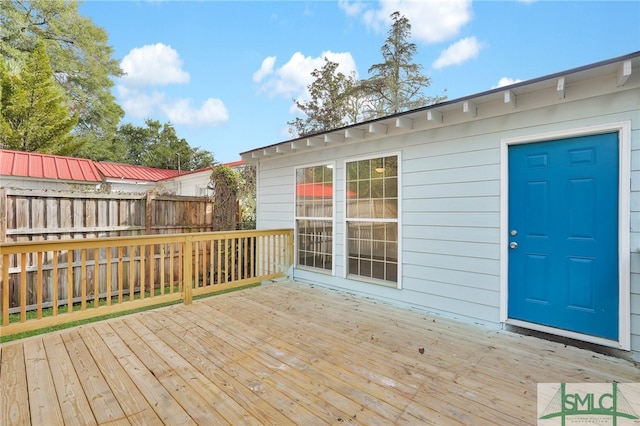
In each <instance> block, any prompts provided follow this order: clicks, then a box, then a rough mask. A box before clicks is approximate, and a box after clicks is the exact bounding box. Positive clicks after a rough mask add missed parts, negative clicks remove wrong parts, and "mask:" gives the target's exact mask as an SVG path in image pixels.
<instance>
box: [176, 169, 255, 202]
mask: <svg viewBox="0 0 640 426" xmlns="http://www.w3.org/2000/svg"><path fill="white" fill-rule="evenodd" d="M224 165H225V166H228V167H231V168H235V169H238V168H240V167H242V166H244V161H242V160H240V161H234V162H231V163H224ZM212 169H213V168H212V167H205V168H202V169H199V170H195V171H192V172H186V173H185V172H183V173H181V174H180V175H178V176H175V177H173V178H171V179H170V182H166V183H167V185H168V186H170V187H171V188H173V189H174V191H175V192H176V194H180V195H189V196H197V197H210V196H212V195H213V189H212V188H211V184H210V178H211V171H212Z"/></svg>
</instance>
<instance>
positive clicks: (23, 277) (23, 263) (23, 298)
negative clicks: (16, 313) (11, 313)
mask: <svg viewBox="0 0 640 426" xmlns="http://www.w3.org/2000/svg"><path fill="white" fill-rule="evenodd" d="M26 320H27V253H22V254H21V256H20V322H25V321H26Z"/></svg>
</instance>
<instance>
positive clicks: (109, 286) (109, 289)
mask: <svg viewBox="0 0 640 426" xmlns="http://www.w3.org/2000/svg"><path fill="white" fill-rule="evenodd" d="M106 255H107V261H106V267H107V274H106V279H107V285H106V287H107V291H106V293H107V306H111V287H112V283H111V270H112V267H111V247H107V250H106Z"/></svg>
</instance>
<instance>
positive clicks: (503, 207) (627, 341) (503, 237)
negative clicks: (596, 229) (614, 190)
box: [500, 121, 631, 350]
mask: <svg viewBox="0 0 640 426" xmlns="http://www.w3.org/2000/svg"><path fill="white" fill-rule="evenodd" d="M608 132H618V135H619V137H618V139H619V140H618V144H619V145H618V276H619V282H618V288H619V298H620V299H619V308H618V309H619V311H618V341H610V340H606V339H602V338H599V337H595V336H589V335H585V334H581V333H575V332H570V331H567V330H561V329H557V328H552V327H547V326H541V325H539V324H531V323H527V322H524V321H517V320H512V319H509V312H508V300H509V297H508V292H509V283H508V277H509V262H508V260H509V253H508V244H509V230H508V225H509V211H508V206H509V146H511V145H517V144H525V143H532V142H543V141H548V140H555V139H566V138H571V137H576V136H586V135H593V134H598V133H608ZM630 203H631V121H621V122H614V123H607V124H601V125H595V126H587V127H580V128H574V129H568V130H560V131H554V132H547V133H539V134H532V135H525V136H518V137H511V138H503V139H502V140H501V141H500V322H502V323H507V324H513V325H517V326H521V327H525V328H531V329H535V330H539V331H544V332H547V333H551V334H557V335H559V336H564V337H569V338H572V339H578V340H583V341H587V342H591V343H596V344H599V345H605V346H612V347H617V348H620V349H624V350H631V269H630V268H631V248H630V244H631V242H630V238H631V233H630V228H629V227H630V211H631V210H630V209H631V207H630Z"/></svg>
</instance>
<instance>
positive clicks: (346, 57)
mask: <svg viewBox="0 0 640 426" xmlns="http://www.w3.org/2000/svg"><path fill="white" fill-rule="evenodd" d="M325 57H326V58H327V59H329V60H330V61H333V62H337V63H338V64H339V65H338V71H339V72H341V73H343V74H345V75H350V74H351V73H352V72H356V73H357V70H356V63H355V61H354V59H353V56H351V53H349V52H342V53H336V52H331V51H326V52H322V54H321V55H320V56H316V57H311V56H304V55H303V54H302V53H300V52H296V53H294V54H293V55H291V58H289V61H288V62H287V63H286V64H284V65H282V66H281V67H280V68H277V69H275V70H274V71H273V73H271V74H270V75H269V78H267V79H266V80H264V82H263V84H262V85H261V86H260V90H261V91H262V92H265V93H267V94H269V95H270V96H281V97H285V98H306V97H308V95H307V86H308V85H309V84H311V83H312V82H313V77H312V76H311V72H313V70H315V69H320V68H322V67H323V66H324V58H325ZM267 59H268V58H267ZM263 67H264V61H263ZM261 70H262V68H261V69H260V70H259V71H256V73H259V72H260V71H261ZM254 75H255V74H254Z"/></svg>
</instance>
